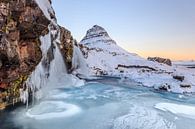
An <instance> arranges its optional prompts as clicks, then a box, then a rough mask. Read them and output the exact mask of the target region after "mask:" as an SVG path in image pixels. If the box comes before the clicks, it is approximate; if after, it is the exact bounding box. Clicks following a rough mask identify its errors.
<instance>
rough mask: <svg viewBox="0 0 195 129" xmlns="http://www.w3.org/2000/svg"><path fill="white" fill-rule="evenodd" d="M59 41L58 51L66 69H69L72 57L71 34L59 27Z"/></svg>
mask: <svg viewBox="0 0 195 129" xmlns="http://www.w3.org/2000/svg"><path fill="white" fill-rule="evenodd" d="M60 41H61V46H60V50H61V52H62V54H63V57H64V61H65V63H66V66H67V69H71V67H72V57H73V37H72V35H71V32H70V31H68V30H67V29H65V28H64V27H60Z"/></svg>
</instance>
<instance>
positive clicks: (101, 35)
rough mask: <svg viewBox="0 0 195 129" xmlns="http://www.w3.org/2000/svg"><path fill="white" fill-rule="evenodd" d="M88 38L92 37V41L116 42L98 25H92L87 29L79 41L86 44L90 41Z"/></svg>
mask: <svg viewBox="0 0 195 129" xmlns="http://www.w3.org/2000/svg"><path fill="white" fill-rule="evenodd" d="M90 39H93V42H97V41H102V42H107V43H113V44H116V42H115V41H114V40H112V39H111V38H110V37H109V35H108V33H107V32H106V30H105V29H104V28H102V27H101V26H98V25H94V26H93V27H92V28H91V29H89V30H88V31H87V34H86V36H85V37H84V38H83V40H82V41H81V42H82V43H83V44H88V43H91V41H90Z"/></svg>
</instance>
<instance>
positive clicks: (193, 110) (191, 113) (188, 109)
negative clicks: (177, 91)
mask: <svg viewBox="0 0 195 129" xmlns="http://www.w3.org/2000/svg"><path fill="white" fill-rule="evenodd" d="M155 108H157V109H159V110H162V111H169V112H171V113H174V114H177V115H181V116H183V117H188V118H191V119H195V106H189V105H180V104H174V103H158V104H156V105H155Z"/></svg>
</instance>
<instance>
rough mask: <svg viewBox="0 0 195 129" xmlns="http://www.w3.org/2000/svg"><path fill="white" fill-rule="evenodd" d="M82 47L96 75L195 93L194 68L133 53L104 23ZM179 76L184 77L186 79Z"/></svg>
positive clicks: (161, 88)
mask: <svg viewBox="0 0 195 129" xmlns="http://www.w3.org/2000/svg"><path fill="white" fill-rule="evenodd" d="M79 46H80V49H81V51H82V53H83V55H84V57H85V60H86V62H87V65H88V67H89V69H90V73H91V74H93V75H108V76H117V77H118V76H119V77H124V78H128V79H131V80H134V81H136V82H138V83H141V84H142V85H144V86H148V87H153V88H155V89H158V90H165V91H171V92H177V93H187V92H195V75H194V73H193V72H191V70H189V69H183V68H177V67H175V66H169V65H167V64H164V62H163V61H161V62H160V61H159V62H156V61H154V62H153V61H148V60H147V59H144V58H142V57H140V56H138V55H137V54H134V53H129V52H127V51H126V50H124V49H122V48H121V47H120V46H118V45H117V44H116V42H115V41H114V40H112V39H111V38H110V37H109V35H108V33H107V32H106V30H105V29H104V28H102V27H100V26H97V25H95V26H93V27H92V28H91V29H89V30H88V31H87V33H86V36H85V37H84V38H83V39H82V40H81V42H80V43H79ZM176 76H182V77H183V79H182V81H181V80H178V79H177V78H175V77H176Z"/></svg>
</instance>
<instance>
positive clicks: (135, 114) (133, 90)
mask: <svg viewBox="0 0 195 129" xmlns="http://www.w3.org/2000/svg"><path fill="white" fill-rule="evenodd" d="M102 82H106V83H102ZM0 115H1V116H0V129H195V96H193V95H188V96H186V95H181V94H171V93H166V92H157V91H154V90H152V89H148V88H144V87H141V86H136V85H135V84H128V85H127V84H123V83H120V82H118V81H117V80H114V81H113V80H108V79H107V80H102V81H101V82H89V83H87V84H86V85H85V86H82V87H71V88H64V89H63V88H62V89H53V90H52V91H50V92H49V93H48V94H47V95H46V96H45V97H44V98H43V99H42V100H41V101H40V102H37V103H36V104H35V105H34V106H33V107H31V108H29V109H28V110H26V109H23V108H19V109H16V110H13V111H9V112H7V113H6V112H2V113H1V114H0Z"/></svg>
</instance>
